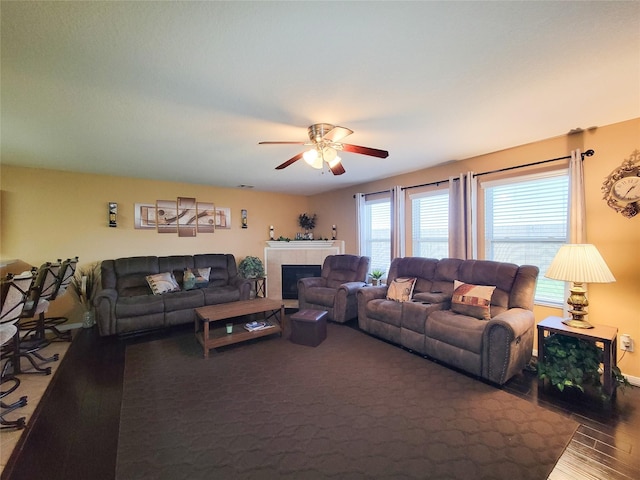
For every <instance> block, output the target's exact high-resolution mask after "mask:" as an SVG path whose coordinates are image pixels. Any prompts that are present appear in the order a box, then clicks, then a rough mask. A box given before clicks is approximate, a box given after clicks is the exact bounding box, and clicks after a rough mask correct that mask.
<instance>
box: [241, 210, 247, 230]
mask: <svg viewBox="0 0 640 480" xmlns="http://www.w3.org/2000/svg"><path fill="white" fill-rule="evenodd" d="M240 216H241V217H242V228H247V227H248V225H247V211H246V210H245V209H242V210H240Z"/></svg>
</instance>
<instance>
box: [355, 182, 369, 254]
mask: <svg viewBox="0 0 640 480" xmlns="http://www.w3.org/2000/svg"><path fill="white" fill-rule="evenodd" d="M355 197H356V238H357V239H358V255H364V253H362V252H364V251H365V250H366V248H365V247H364V245H363V241H364V235H363V231H362V228H363V225H362V221H363V219H364V201H365V196H364V193H356V195H355Z"/></svg>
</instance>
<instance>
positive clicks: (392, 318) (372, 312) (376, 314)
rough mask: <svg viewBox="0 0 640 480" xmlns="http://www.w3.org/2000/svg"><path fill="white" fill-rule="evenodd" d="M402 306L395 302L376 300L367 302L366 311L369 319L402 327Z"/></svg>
mask: <svg viewBox="0 0 640 480" xmlns="http://www.w3.org/2000/svg"><path fill="white" fill-rule="evenodd" d="M402 305H403V304H402V303H400V302H396V301H394V300H386V299H382V298H376V299H374V300H371V301H369V302H367V304H366V306H365V309H366V314H367V317H369V318H371V319H373V320H379V321H381V322H383V323H388V324H391V325H394V326H396V327H400V325H401V324H402Z"/></svg>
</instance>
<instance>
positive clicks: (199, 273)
mask: <svg viewBox="0 0 640 480" xmlns="http://www.w3.org/2000/svg"><path fill="white" fill-rule="evenodd" d="M191 272H192V273H193V274H194V275H195V277H196V288H204V287H206V286H207V285H209V274H210V273H211V267H206V268H192V269H191Z"/></svg>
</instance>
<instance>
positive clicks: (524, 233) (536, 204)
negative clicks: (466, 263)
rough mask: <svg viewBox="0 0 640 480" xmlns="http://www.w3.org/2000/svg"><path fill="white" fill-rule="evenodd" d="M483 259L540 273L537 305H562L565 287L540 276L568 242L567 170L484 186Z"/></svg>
mask: <svg viewBox="0 0 640 480" xmlns="http://www.w3.org/2000/svg"><path fill="white" fill-rule="evenodd" d="M482 187H483V188H484V189H485V211H486V214H485V258H486V259H487V260H495V261H499V262H511V263H515V264H518V265H524V264H527V265H536V266H537V267H538V268H539V269H540V275H539V276H538V285H537V288H536V295H535V301H536V302H538V303H544V304H549V305H553V306H560V305H562V304H563V303H564V282H560V281H558V280H551V279H548V278H545V277H544V272H546V271H547V268H548V267H549V265H550V263H551V261H552V260H553V258H554V257H555V254H556V252H557V251H558V249H559V248H560V246H561V245H563V244H565V243H566V242H567V215H568V211H567V209H568V206H567V205H568V192H569V180H568V175H567V172H566V171H562V172H554V173H552V174H544V175H537V176H527V177H518V178H512V179H509V180H507V181H496V182H486V183H483V184H482Z"/></svg>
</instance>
